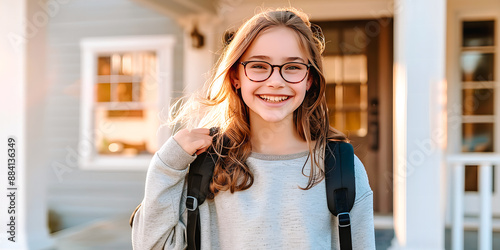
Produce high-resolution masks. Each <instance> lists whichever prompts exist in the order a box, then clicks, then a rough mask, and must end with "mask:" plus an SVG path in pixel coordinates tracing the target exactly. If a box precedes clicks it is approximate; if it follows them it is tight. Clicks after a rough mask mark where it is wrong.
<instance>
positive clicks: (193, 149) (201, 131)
mask: <svg viewBox="0 0 500 250" xmlns="http://www.w3.org/2000/svg"><path fill="white" fill-rule="evenodd" d="M212 136H213V135H211V133H210V129H208V128H195V129H182V130H179V132H177V134H175V135H174V139H175V141H176V142H177V143H179V145H180V146H181V147H182V149H184V151H186V152H187V153H188V154H190V155H194V154H197V155H199V154H201V153H203V152H205V151H206V150H207V148H208V147H209V146H210V145H212Z"/></svg>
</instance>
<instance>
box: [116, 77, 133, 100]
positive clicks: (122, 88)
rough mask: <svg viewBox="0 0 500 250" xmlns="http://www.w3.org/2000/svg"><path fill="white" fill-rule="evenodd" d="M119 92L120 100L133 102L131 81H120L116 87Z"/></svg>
mask: <svg viewBox="0 0 500 250" xmlns="http://www.w3.org/2000/svg"><path fill="white" fill-rule="evenodd" d="M116 91H117V92H118V93H117V94H118V101H119V102H131V101H133V100H132V83H131V82H121V83H118V86H117V88H116Z"/></svg>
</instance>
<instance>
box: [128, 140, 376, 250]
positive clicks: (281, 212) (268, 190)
mask: <svg viewBox="0 0 500 250" xmlns="http://www.w3.org/2000/svg"><path fill="white" fill-rule="evenodd" d="M307 155H308V152H303V153H297V154H289V155H266V154H259V153H252V154H251V155H250V157H248V159H247V161H246V164H247V165H248V167H249V168H250V170H251V171H252V173H253V174H254V177H255V179H254V183H253V185H252V186H251V187H250V188H249V189H247V190H245V191H238V192H235V193H230V192H229V191H227V192H220V193H219V194H217V196H216V197H215V199H214V200H206V201H205V202H204V203H203V204H202V205H200V207H199V209H200V220H201V249H202V250H205V249H340V247H339V243H338V225H337V220H336V218H335V217H334V216H333V215H331V213H330V211H329V210H328V207H327V201H326V194H325V184H324V182H321V183H319V184H318V185H316V186H314V187H313V188H311V189H309V190H302V189H300V187H305V186H306V184H307V181H308V177H306V176H304V175H303V174H302V173H305V174H308V173H309V166H310V163H309V162H306V161H309V160H308V159H309V158H308V157H307ZM195 158H196V156H191V155H189V154H188V153H186V152H185V151H184V150H183V149H182V148H181V147H180V146H179V144H178V143H177V142H176V141H175V140H174V139H173V138H170V139H169V140H168V141H167V142H166V143H165V144H164V145H163V146H162V147H161V149H160V150H158V152H157V153H156V154H155V155H154V157H153V159H152V161H151V164H150V166H149V170H148V174H147V178H146V190H145V195H144V200H143V201H142V206H141V208H140V209H139V210H138V211H137V213H136V215H135V217H134V226H133V228H132V243H133V246H134V249H138V250H139V249H185V248H186V221H187V219H186V217H187V210H186V205H185V201H186V181H185V179H186V176H187V173H188V169H189V167H188V166H189V164H190V163H191V162H193V161H194V159H195ZM304 164H305V166H306V168H305V170H304V172H302V167H303V166H304ZM355 176H356V200H355V203H354V207H353V208H352V210H351V235H352V245H353V249H375V235H374V227H373V192H372V191H371V189H370V185H369V183H368V178H367V175H366V171H365V169H364V167H363V164H362V163H361V161H360V160H359V159H358V158H357V157H355Z"/></svg>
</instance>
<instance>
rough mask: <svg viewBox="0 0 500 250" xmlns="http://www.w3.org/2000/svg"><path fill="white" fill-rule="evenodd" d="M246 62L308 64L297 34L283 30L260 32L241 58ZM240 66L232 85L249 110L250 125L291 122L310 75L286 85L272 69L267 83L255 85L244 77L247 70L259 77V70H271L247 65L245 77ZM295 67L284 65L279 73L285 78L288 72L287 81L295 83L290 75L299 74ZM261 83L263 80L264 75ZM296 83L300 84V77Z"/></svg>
mask: <svg viewBox="0 0 500 250" xmlns="http://www.w3.org/2000/svg"><path fill="white" fill-rule="evenodd" d="M249 61H261V62H267V63H269V64H271V65H283V64H285V63H290V62H293V63H303V64H308V59H307V56H306V54H305V53H304V51H302V49H301V48H300V47H299V42H298V37H297V34H296V33H295V31H293V30H291V29H289V28H286V27H273V28H270V29H267V30H265V31H263V32H261V33H260V34H259V35H258V36H257V37H256V39H255V40H254V41H253V42H252V44H251V45H250V47H248V49H247V50H246V52H245V53H244V54H243V55H242V56H241V59H240V62H243V63H246V62H249ZM240 62H238V64H239V65H238V70H237V76H236V79H233V83H234V85H235V87H236V88H241V95H242V97H243V101H244V102H245V104H246V105H247V106H248V108H249V110H250V121H251V122H252V123H253V122H256V121H258V120H261V121H265V122H273V123H274V122H281V121H284V120H289V121H290V122H291V121H292V120H293V112H294V111H295V110H296V109H297V108H298V107H299V106H300V105H301V104H302V101H303V100H304V97H305V95H306V91H307V90H308V89H309V87H310V85H311V82H310V80H309V72H307V76H306V77H304V79H302V80H301V81H300V82H298V83H289V82H287V81H285V80H284V79H283V78H282V76H281V75H280V69H279V67H274V68H273V69H274V70H273V72H272V74H271V76H270V77H269V78H268V79H267V80H265V81H261V82H256V81H251V80H250V79H249V78H248V77H247V75H249V76H250V70H254V73H255V74H257V76H258V72H259V70H260V71H261V70H265V69H267V70H269V69H270V68H271V66H270V65H268V64H265V63H264V64H262V63H257V64H252V63H247V66H246V67H247V69H246V70H247V73H249V74H247V75H246V74H245V68H244V66H243V65H242V64H241V63H240ZM297 65H298V66H300V65H299V64H297ZM297 65H293V64H287V65H285V67H283V70H282V72H283V73H285V74H284V75H285V77H286V74H287V73H286V72H285V71H287V70H288V72H291V73H290V74H289V75H288V78H287V79H288V80H289V81H290V79H294V78H293V77H294V76H293V74H296V73H295V72H297V71H296V70H301V69H298V67H296V66H297ZM302 70H303V68H302ZM254 77H255V75H254ZM261 79H265V74H264V76H263V77H262V78H261ZM261 79H260V80H261ZM295 79H299V80H300V77H299V78H295ZM253 80H256V79H253ZM258 80H259V79H258Z"/></svg>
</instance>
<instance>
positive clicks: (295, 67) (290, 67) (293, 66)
mask: <svg viewBox="0 0 500 250" xmlns="http://www.w3.org/2000/svg"><path fill="white" fill-rule="evenodd" d="M303 68H304V66H302V65H301V64H290V65H287V66H286V67H285V70H302V69H303Z"/></svg>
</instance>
